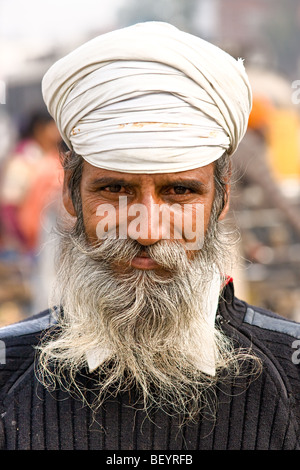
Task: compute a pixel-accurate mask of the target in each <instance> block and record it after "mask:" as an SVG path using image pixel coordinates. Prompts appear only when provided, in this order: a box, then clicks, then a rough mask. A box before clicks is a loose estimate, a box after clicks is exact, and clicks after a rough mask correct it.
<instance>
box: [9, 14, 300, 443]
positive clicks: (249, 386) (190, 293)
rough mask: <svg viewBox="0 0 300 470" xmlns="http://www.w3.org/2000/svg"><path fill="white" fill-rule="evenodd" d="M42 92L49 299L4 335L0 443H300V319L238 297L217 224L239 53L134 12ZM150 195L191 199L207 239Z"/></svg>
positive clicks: (234, 129)
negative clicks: (53, 190) (51, 226)
mask: <svg viewBox="0 0 300 470" xmlns="http://www.w3.org/2000/svg"><path fill="white" fill-rule="evenodd" d="M43 96H44V99H45V102H46V104H47V107H48V109H49V111H50V112H51V115H53V117H54V118H55V122H56V123H57V126H58V128H59V130H60V133H61V135H62V137H63V139H64V141H65V143H66V145H67V146H68V149H69V150H68V151H65V152H64V153H63V155H62V162H63V168H64V185H63V203H64V207H65V210H66V212H65V213H64V214H63V216H64V217H63V219H62V220H61V223H60V226H59V229H60V231H59V235H60V237H59V244H60V252H59V256H58V259H57V262H58V272H57V276H56V281H55V286H54V287H55V289H54V295H53V299H52V300H53V302H52V305H53V308H50V309H49V310H46V311H44V312H41V313H40V314H38V315H36V316H34V317H33V318H31V319H27V320H25V321H24V322H21V323H18V324H15V325H10V326H8V327H6V328H3V329H1V330H0V339H1V341H2V344H5V347H6V358H7V363H6V365H5V366H3V367H2V370H0V404H1V419H2V422H1V424H2V426H1V427H0V442H1V446H2V448H3V449H43V450H45V449H57V450H60V449H76V450H77V449H98V450H144V449H148V450H151V451H152V452H153V451H155V450H168V451H170V450H176V451H178V450H200V449H203V450H204V449H205V450H212V449H215V450H217V449H219V450H220V449H223V450H233V449H235V450H240V449H243V450H247V449H248V450H253V449H265V450H267V449H273V450H275V449H276V450H283V449H286V450H292V449H299V448H300V442H299V436H300V426H299V422H300V413H299V409H300V407H299V403H300V402H299V396H300V378H299V365H298V364H299V361H298V353H297V350H295V348H297V344H298V343H297V342H296V340H297V338H299V337H300V326H299V324H296V323H295V322H292V321H288V320H287V319H284V318H282V317H280V316H279V315H277V314H275V313H273V312H270V311H267V310H265V309H262V308H259V307H256V306H253V305H249V304H248V303H246V302H245V301H243V300H239V299H238V298H237V297H236V296H235V293H234V284H233V280H232V279H231V276H230V274H231V272H232V267H233V266H234V265H235V263H236V262H237V261H236V258H235V257H234V256H233V253H232V251H233V250H232V247H233V243H234V241H233V240H232V233H229V232H228V230H227V229H226V226H225V227H224V225H223V224H222V220H224V218H225V216H226V214H227V211H228V209H229V196H230V178H231V157H232V155H233V154H234V153H235V151H236V150H237V148H238V146H239V144H240V142H241V140H242V139H243V137H244V135H245V133H246V129H247V124H248V118H249V114H250V111H251V105H252V94H251V87H250V84H249V81H248V78H247V75H246V72H245V69H244V65H243V62H242V60H235V59H234V58H233V57H231V56H230V55H228V54H227V53H225V52H224V51H222V50H221V49H219V48H218V47H216V46H214V45H212V44H210V43H208V42H206V41H203V40H201V39H200V38H197V37H195V36H192V35H190V34H187V33H184V32H182V31H180V30H178V29H177V28H175V27H173V26H171V25H169V24H165V23H156V22H150V23H143V24H138V25H134V26H132V27H128V28H125V29H122V30H118V31H114V32H111V33H107V34H104V35H102V36H99V37H97V38H95V39H94V40H91V41H90V42H88V43H86V44H84V45H83V46H81V47H80V48H78V49H76V50H75V51H74V52H72V53H70V54H69V55H67V56H66V57H64V58H62V59H61V60H59V61H58V62H57V63H56V64H54V65H53V66H52V67H51V68H50V70H49V71H48V72H47V74H46V75H45V77H44V79H43ZM249 164H251V162H249ZM121 196H123V197H126V198H127V200H128V207H126V208H124V205H123V206H122V205H121ZM155 205H157V206H159V208H162V207H167V208H170V207H171V206H173V205H177V206H178V205H179V206H180V208H182V209H185V208H186V207H190V205H192V207H193V211H192V212H191V214H192V215H195V212H194V209H195V210H196V207H195V206H197V205H198V207H199V205H200V206H201V207H203V210H204V213H203V220H202V226H201V228H202V229H203V234H204V240H203V244H202V245H201V246H198V247H196V248H195V247H193V248H191V247H190V246H189V244H188V241H189V236H188V234H187V233H186V232H185V231H184V230H183V231H182V232H181V237H180V238H179V239H178V238H177V239H176V240H175V238H176V237H173V236H169V237H165V236H164V234H165V233H164V228H168V227H165V226H164V220H163V221H162V223H161V225H160V222H157V225H158V228H159V229H160V230H158V231H156V233H155V234H153V233H152V228H153V227H149V225H150V224H151V221H152V218H151V217H152V212H151V210H152V208H153V206H155ZM137 207H139V210H140V211H142V209H143V208H144V209H146V210H147V215H148V216H149V217H150V219H147V218H145V219H144V222H145V223H146V226H144V227H143V229H144V230H145V229H146V230H145V231H143V230H142V228H141V227H140V229H141V231H139V230H138V229H137V230H136V231H134V230H133V231H132V230H130V223H131V222H132V219H133V214H132V213H130V212H129V211H130V209H134V210H138V209H137ZM112 209H114V211H115V214H117V215H118V220H112V221H111V222H112V227H111V230H112V235H111V236H110V235H107V236H105V230H104V231H103V232H101V230H100V231H99V230H98V229H99V224H100V226H101V223H100V222H101V210H103V211H104V212H105V211H106V212H109V211H110V210H111V211H112V213H111V214H112V215H113V213H114V211H113V210H112ZM127 209H128V212H127ZM99 211H100V212H99ZM102 215H104V214H102ZM135 215H137V214H135ZM162 218H163V217H162ZM124 220H125V223H126V224H127V226H126V227H125V229H126V230H125V237H124V238H123V237H122V236H121V235H120V232H121V229H122V230H123V228H122V222H124ZM111 222H109V220H108V222H107V224H108V225H109V226H110V225H111ZM176 223H178V225H179V227H178V226H177V225H176ZM176 223H175V221H174V220H173V222H172V223H171V218H170V221H169V224H170V225H171V228H172V229H175V228H180V223H181V224H182V219H180V222H178V220H177V222H176ZM140 225H142V222H140ZM183 225H184V223H183ZM149 228H150V230H149ZM155 228H157V227H155ZM181 228H184V229H185V226H184V227H182V226H181ZM201 228H199V227H198V229H199V233H198V232H197V233H196V238H197V236H198V235H200V237H201V231H202V230H201ZM114 229H115V233H114ZM295 342H296V343H295ZM16 350H17V351H18V354H16ZM297 361H298V362H297Z"/></svg>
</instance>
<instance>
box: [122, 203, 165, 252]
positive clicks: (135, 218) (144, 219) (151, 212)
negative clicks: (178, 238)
mask: <svg viewBox="0 0 300 470" xmlns="http://www.w3.org/2000/svg"><path fill="white" fill-rule="evenodd" d="M160 209H161V202H160V201H159V200H158V199H157V198H155V197H154V196H153V195H152V194H147V195H144V196H143V197H140V198H139V199H138V201H136V202H135V203H134V204H131V205H130V206H129V207H128V214H127V215H128V218H127V223H128V227H127V233H128V237H129V238H132V239H134V240H136V241H138V242H139V243H140V244H141V245H143V246H149V245H153V244H154V243H157V242H158V241H161V240H162V239H165V238H166V237H167V233H166V230H165V227H164V224H163V223H161V222H162V221H161V214H160Z"/></svg>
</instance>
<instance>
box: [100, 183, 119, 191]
mask: <svg viewBox="0 0 300 470" xmlns="http://www.w3.org/2000/svg"><path fill="white" fill-rule="evenodd" d="M101 189H102V190H103V191H108V192H110V193H119V192H120V191H121V189H122V186H121V185H120V184H111V185H109V186H104V187H103V188H101Z"/></svg>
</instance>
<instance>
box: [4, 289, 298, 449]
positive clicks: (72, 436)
mask: <svg viewBox="0 0 300 470" xmlns="http://www.w3.org/2000/svg"><path fill="white" fill-rule="evenodd" d="M49 318H50V313H49V311H45V312H43V313H41V314H39V315H37V316H34V317H31V318H29V319H27V320H25V321H23V322H20V323H18V324H14V325H10V326H8V327H5V328H3V329H1V330H0V340H1V341H2V343H1V345H2V346H3V345H5V353H6V357H5V361H2V362H5V363H3V364H2V365H1V366H0V407H1V408H0V412H1V421H0V448H1V449H12V450H13V449H19V450H26V449H35V450H39V449H40V450H51V449H53V450H63V449H70V450H89V449H97V450H115V451H117V450H152V451H155V450H163V451H171V450H176V451H182V450H202V449H203V450H204V449H207V450H214V449H219V450H223V449H224V450H226V449H228V450H243V449H244V450H255V449H264V450H268V449H274V450H276V449H277V450H281V449H287V450H292V449H299V448H300V439H299V422H300V373H299V368H300V366H299V365H298V364H297V362H298V360H297V358H298V355H297V346H298V348H299V345H298V343H297V339H299V338H300V325H299V324H298V323H295V322H291V321H289V320H287V319H284V318H282V317H280V316H277V315H276V314H274V313H272V312H269V311H266V310H263V309H259V308H256V307H252V306H249V305H248V304H247V303H245V302H243V301H240V300H238V299H237V298H235V296H234V289H233V284H232V283H229V284H228V285H227V287H226V288H225V291H224V295H223V297H222V300H221V301H220V303H219V308H218V314H217V321H219V322H220V323H221V325H222V328H223V329H224V331H225V332H226V333H227V335H229V336H230V337H232V338H234V340H235V341H236V343H237V344H238V345H240V346H242V347H249V346H250V345H251V346H252V348H253V350H254V351H255V352H256V353H257V354H258V355H259V357H260V358H261V359H262V361H263V371H262V373H261V374H260V375H259V377H258V378H256V379H255V380H253V381H251V382H250V383H249V380H248V379H247V378H244V379H243V378H241V379H240V380H238V381H236V380H229V381H227V382H225V383H223V384H221V385H220V387H216V395H217V399H218V407H217V411H216V416H215V420H211V419H209V418H207V417H203V416H202V417H201V416H199V419H197V420H196V422H195V423H190V424H187V425H185V426H183V427H182V428H180V427H178V422H179V418H178V416H172V415H169V414H167V413H165V412H164V411H163V410H157V411H155V412H153V413H152V415H151V416H150V417H147V416H146V415H145V413H144V411H143V410H142V409H137V408H136V407H135V406H134V403H135V399H134V392H132V391H131V392H130V393H127V392H124V393H120V394H119V395H118V396H117V397H116V398H111V399H108V400H107V401H106V402H105V403H104V405H103V406H102V407H101V409H100V410H99V411H97V413H96V414H95V415H94V414H93V412H92V411H91V409H90V407H88V406H86V405H84V404H83V403H82V402H81V401H80V400H79V399H78V398H76V396H71V395H70V394H69V393H68V392H66V391H64V390H61V389H59V388H57V390H55V391H53V392H51V393H50V392H49V391H48V390H47V389H45V388H44V387H43V386H42V385H41V384H40V383H39V382H38V380H37V379H36V377H35V372H34V370H35V367H34V361H35V349H34V347H35V346H36V345H37V344H38V342H39V341H40V338H41V337H42V336H43V334H44V333H45V331H49V328H51V327H50V325H49ZM299 343H300V342H299ZM85 380H86V385H87V388H88V386H89V382H90V380H92V376H91V377H89V375H88V374H86V379H85Z"/></svg>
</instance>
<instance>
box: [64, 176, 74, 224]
mask: <svg viewBox="0 0 300 470" xmlns="http://www.w3.org/2000/svg"><path fill="white" fill-rule="evenodd" d="M70 176H71V175H70V171H68V170H66V171H65V173H64V184H63V204H64V206H65V209H66V211H67V212H68V213H69V214H70V215H71V216H72V217H76V216H77V214H76V211H75V208H74V205H73V201H72V197H71V193H70V188H69V181H70Z"/></svg>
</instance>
